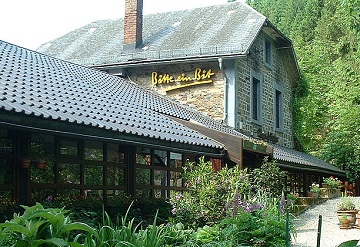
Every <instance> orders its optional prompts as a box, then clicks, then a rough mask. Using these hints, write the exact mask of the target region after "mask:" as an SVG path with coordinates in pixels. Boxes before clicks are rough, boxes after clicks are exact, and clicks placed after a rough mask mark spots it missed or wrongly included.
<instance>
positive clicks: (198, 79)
mask: <svg viewBox="0 0 360 247" xmlns="http://www.w3.org/2000/svg"><path fill="white" fill-rule="evenodd" d="M213 75H215V73H214V72H213V71H212V70H211V69H208V70H203V69H201V68H196V69H195V71H194V77H190V76H187V75H186V74H185V73H182V74H181V75H179V76H178V77H177V78H176V79H175V77H174V76H172V75H170V74H168V73H165V74H159V73H158V72H156V71H154V72H152V73H151V83H152V85H153V86H156V85H158V84H168V83H173V82H192V83H189V84H184V85H177V86H175V87H172V88H169V89H166V90H165V91H170V90H173V89H177V88H183V87H189V86H193V85H199V84H204V83H211V82H212V80H211V76H213Z"/></svg>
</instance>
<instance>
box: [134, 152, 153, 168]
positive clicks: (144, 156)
mask: <svg viewBox="0 0 360 247" xmlns="http://www.w3.org/2000/svg"><path fill="white" fill-rule="evenodd" d="M136 164H139V165H151V155H150V149H149V148H136Z"/></svg>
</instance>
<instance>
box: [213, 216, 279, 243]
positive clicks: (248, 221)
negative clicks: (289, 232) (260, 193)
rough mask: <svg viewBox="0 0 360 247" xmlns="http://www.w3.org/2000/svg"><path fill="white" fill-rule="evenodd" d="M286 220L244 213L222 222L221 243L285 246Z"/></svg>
mask: <svg viewBox="0 0 360 247" xmlns="http://www.w3.org/2000/svg"><path fill="white" fill-rule="evenodd" d="M285 224H286V222H285V219H283V218H281V219H280V220H278V219H277V218H276V216H275V215H272V214H263V213H261V214H251V213H246V212H243V213H241V214H238V215H237V216H236V217H230V218H226V219H224V220H223V221H222V222H221V224H220V225H221V228H222V230H221V232H220V241H231V245H230V246H285V239H286V237H285V236H286V227H285Z"/></svg>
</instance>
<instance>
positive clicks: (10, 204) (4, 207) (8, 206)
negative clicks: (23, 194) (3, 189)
mask: <svg viewBox="0 0 360 247" xmlns="http://www.w3.org/2000/svg"><path fill="white" fill-rule="evenodd" d="M18 207H19V204H18V201H17V200H16V199H15V200H12V199H10V198H7V197H4V196H0V212H5V211H6V212H15V211H16V210H17V208H18Z"/></svg>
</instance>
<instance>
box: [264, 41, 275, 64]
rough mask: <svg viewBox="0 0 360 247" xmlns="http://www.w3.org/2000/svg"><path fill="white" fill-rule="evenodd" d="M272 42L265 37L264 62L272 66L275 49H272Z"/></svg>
mask: <svg viewBox="0 0 360 247" xmlns="http://www.w3.org/2000/svg"><path fill="white" fill-rule="evenodd" d="M272 49H273V47H272V43H271V41H270V40H269V39H268V38H265V39H264V63H265V64H266V65H268V66H269V67H272V63H273V61H272V60H273V59H272V56H273V51H272Z"/></svg>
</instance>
